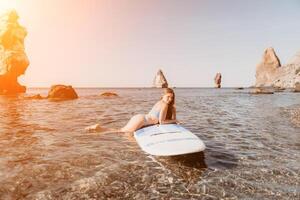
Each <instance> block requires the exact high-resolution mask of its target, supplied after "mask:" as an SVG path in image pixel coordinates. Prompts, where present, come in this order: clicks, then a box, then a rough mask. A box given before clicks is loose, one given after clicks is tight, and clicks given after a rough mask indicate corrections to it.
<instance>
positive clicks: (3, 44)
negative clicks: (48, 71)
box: [0, 10, 29, 94]
mask: <svg viewBox="0 0 300 200" xmlns="http://www.w3.org/2000/svg"><path fill="white" fill-rule="evenodd" d="M18 19H19V16H18V14H17V12H16V11H15V10H11V11H9V12H7V13H5V14H4V15H2V16H1V17H0V94H15V93H22V92H25V91H26V87H25V86H22V85H20V84H19V83H18V77H19V76H21V75H22V74H24V73H25V71H26V69H27V67H28V65H29V61H28V58H27V55H26V53H25V48H24V38H25V37H26V35H27V31H26V29H25V28H24V27H22V26H21V25H20V24H19V23H18Z"/></svg>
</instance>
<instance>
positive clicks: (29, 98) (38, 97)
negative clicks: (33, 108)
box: [24, 94, 46, 100]
mask: <svg viewBox="0 0 300 200" xmlns="http://www.w3.org/2000/svg"><path fill="white" fill-rule="evenodd" d="M24 99H28V100H41V99H46V97H42V96H41V95H40V94H35V95H31V96H25V97H24Z"/></svg>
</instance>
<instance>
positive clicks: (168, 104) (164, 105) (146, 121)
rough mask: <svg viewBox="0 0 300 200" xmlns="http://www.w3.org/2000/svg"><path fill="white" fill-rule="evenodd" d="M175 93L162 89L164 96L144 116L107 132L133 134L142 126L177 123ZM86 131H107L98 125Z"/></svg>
mask: <svg viewBox="0 0 300 200" xmlns="http://www.w3.org/2000/svg"><path fill="white" fill-rule="evenodd" d="M174 104H175V93H174V91H173V90H172V89H171V88H166V89H164V94H163V96H162V97H161V100H159V101H158V102H157V103H156V104H155V105H154V106H153V108H152V109H151V111H150V112H149V113H148V114H146V115H143V114H138V115H134V116H133V117H132V118H131V119H130V120H129V122H128V123H127V124H126V125H125V126H124V127H123V128H121V129H119V130H108V131H120V132H134V131H136V130H138V129H140V128H142V127H144V126H148V125H154V124H172V123H177V122H178V121H177V120H176V109H175V105H174ZM86 130H87V131H93V130H95V131H107V130H105V129H103V128H101V127H100V125H99V124H96V125H94V126H90V127H87V128H86Z"/></svg>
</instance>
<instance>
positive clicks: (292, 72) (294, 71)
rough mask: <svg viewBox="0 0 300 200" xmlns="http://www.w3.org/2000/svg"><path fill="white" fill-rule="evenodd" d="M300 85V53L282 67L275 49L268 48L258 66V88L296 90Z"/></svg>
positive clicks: (256, 84)
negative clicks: (297, 85)
mask: <svg viewBox="0 0 300 200" xmlns="http://www.w3.org/2000/svg"><path fill="white" fill-rule="evenodd" d="M298 82H299V83H300V52H299V53H297V54H296V55H295V56H294V57H293V58H292V59H291V60H290V61H289V62H288V63H287V64H285V65H281V63H280V60H279V58H278V56H277V55H276V53H275V50H274V49H273V48H267V49H266V50H265V52H264V54H263V57H262V61H261V62H260V63H259V64H258V65H257V66H256V83H255V86H256V87H278V88H295V86H296V84H297V83H298Z"/></svg>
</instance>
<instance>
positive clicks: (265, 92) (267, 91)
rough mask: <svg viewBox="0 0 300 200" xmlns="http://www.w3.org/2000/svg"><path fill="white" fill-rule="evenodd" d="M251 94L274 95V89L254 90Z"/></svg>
mask: <svg viewBox="0 0 300 200" xmlns="http://www.w3.org/2000/svg"><path fill="white" fill-rule="evenodd" d="M250 94H274V92H273V89H272V88H254V89H252V91H251V92H250Z"/></svg>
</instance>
